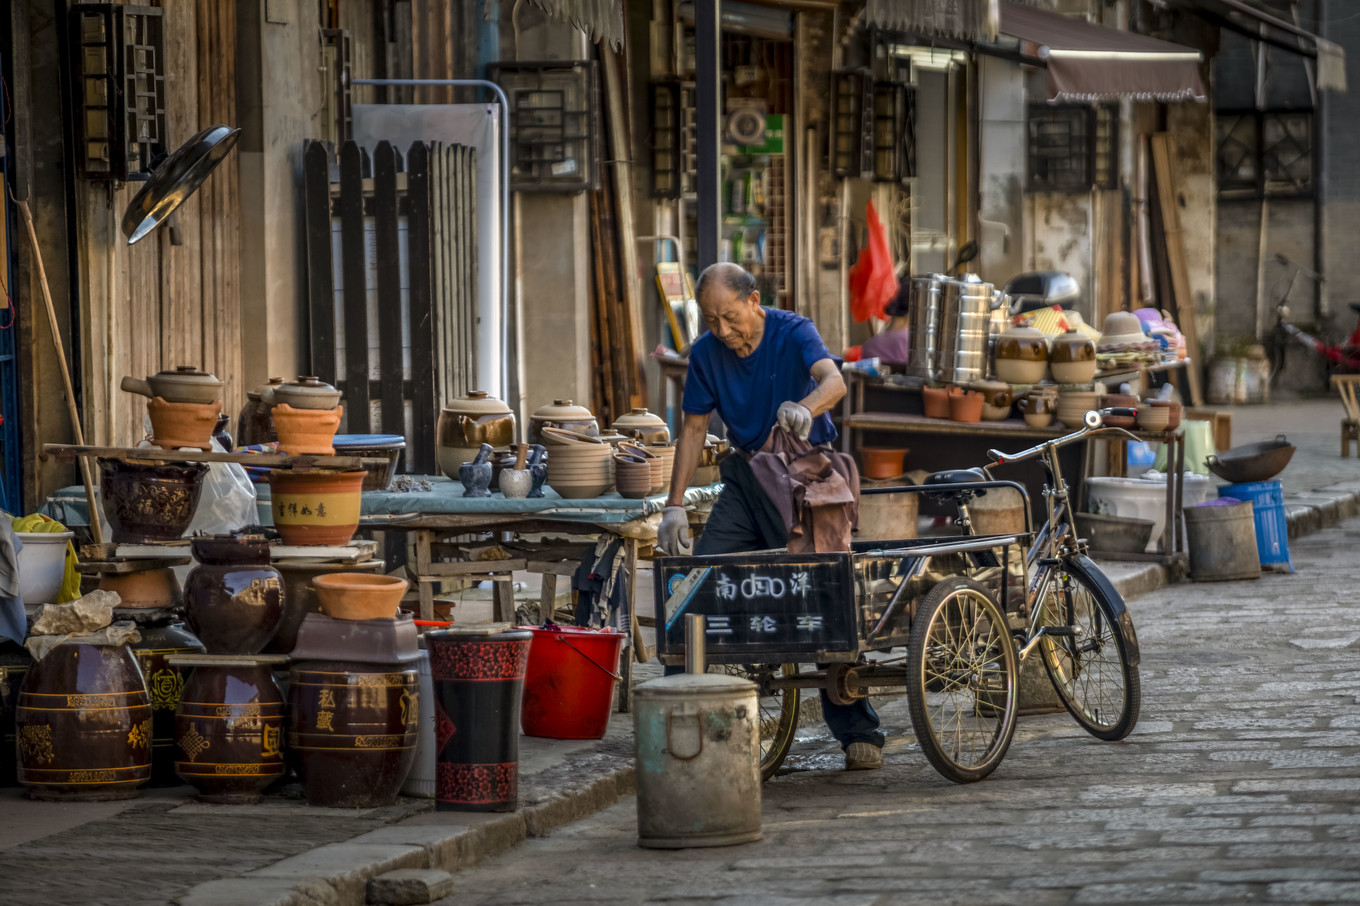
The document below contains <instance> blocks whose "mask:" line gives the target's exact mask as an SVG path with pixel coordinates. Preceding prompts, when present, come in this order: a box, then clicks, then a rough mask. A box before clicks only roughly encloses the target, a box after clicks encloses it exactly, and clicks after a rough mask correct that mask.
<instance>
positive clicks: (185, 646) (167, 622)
mask: <svg viewBox="0 0 1360 906" xmlns="http://www.w3.org/2000/svg"><path fill="white" fill-rule="evenodd" d="M114 619H115V620H132V621H133V622H135V623H136V624H137V631H138V632H139V633H141V636H142V638H141V641H139V642H132V643H130V644H129V645H128V647H129V648H130V649H131V650H132V654H133V656H134V657H135V658H137V664H138V666H140V667H141V668H142V676H143V677H144V678H145V679H146V691H147V694H148V695H149V696H150V697H151V785H152V786H153V787H163V786H179V780H178V778H176V777H175V751H176V750H175V736H176V733H175V708H176V707H177V706H178V705H179V699H180V693H181V692H182V691H183V689H184V680H185V677H186V675H187V674H188V670H182V669H181V668H179V667H175V666H173V665H171V664H170V662H169V660H168V658H169V657H170V656H171V655H174V654H202V653H203V643H202V642H200V641H199V640H198V639H197V638H196V637H195V636H194V634H193V633H192V632H190V631H189V630H188V629H186V628H185V627H184V624H182V623H179V622H177V621H175V617H174V614H173V612H172V611H170V610H169V609H164V610H155V611H151V612H138V611H131V610H124V609H119V610H117V611H115V612H114Z"/></svg>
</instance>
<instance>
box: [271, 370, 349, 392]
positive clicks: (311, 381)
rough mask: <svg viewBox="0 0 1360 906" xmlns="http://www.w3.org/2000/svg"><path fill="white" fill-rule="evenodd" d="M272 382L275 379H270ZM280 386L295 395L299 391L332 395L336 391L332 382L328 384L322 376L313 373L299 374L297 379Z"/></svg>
mask: <svg viewBox="0 0 1360 906" xmlns="http://www.w3.org/2000/svg"><path fill="white" fill-rule="evenodd" d="M270 384H273V381H270ZM280 386H281V387H283V388H284V389H285V390H287V391H288V392H289V394H294V395H295V394H299V393H302V394H308V393H312V394H316V395H318V396H320V395H325V396H330V395H332V394H334V393H335V392H336V391H335V388H334V387H332V386H331V385H330V384H327V383H326V382H325V381H323V380H321V378H319V377H316V376H315V375H311V374H300V375H298V378H297V380H295V381H288V382H287V383H283V384H280Z"/></svg>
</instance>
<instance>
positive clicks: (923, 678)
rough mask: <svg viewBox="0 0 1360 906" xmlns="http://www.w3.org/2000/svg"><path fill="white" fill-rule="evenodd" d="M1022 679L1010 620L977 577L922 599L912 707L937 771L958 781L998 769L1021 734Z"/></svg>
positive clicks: (910, 662) (912, 655) (912, 663)
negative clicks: (1017, 716) (1018, 719)
mask: <svg viewBox="0 0 1360 906" xmlns="http://www.w3.org/2000/svg"><path fill="white" fill-rule="evenodd" d="M1018 688H1019V683H1018V677H1017V669H1016V664H1015V649H1014V647H1013V646H1012V644H1011V637H1010V632H1009V631H1008V630H1007V627H1006V618H1005V617H1004V616H1003V615H1002V613H1001V609H1000V608H999V607H997V606H996V602H995V601H993V600H992V596H991V594H989V593H988V591H987V589H986V588H984V587H983V586H982V585H981V584H979V583H977V582H974V581H973V580H972V579H964V578H954V579H945V580H944V581H942V582H940V583H939V584H937V585H936V586H935V587H934V588H932V589H931V590H930V592H929V593H928V594H927V595H926V596H925V598H924V599H923V600H922V601H921V603H920V605H919V606H918V607H917V610H916V617H915V619H914V620H913V621H912V627H911V647H910V648H909V649H908V650H907V705H908V706H909V708H910V710H911V723H912V726H913V727H915V728H916V739H917V740H918V741H919V742H920V743H921V750H922V751H923V752H925V755H926V758H928V759H929V760H930V763H931V764H932V765H934V767H935V770H937V771H939V772H940V773H941V774H943V775H944V776H945V777H948V778H949V779H950V780H953V781H954V782H955V783H971V782H973V781H975V780H981V779H982V778H983V777H986V776H987V775H988V774H990V773H991V772H992V771H993V770H994V769H995V768H996V766H997V765H998V764H1000V763H1001V759H1002V758H1004V757H1005V755H1006V749H1007V748H1008V747H1009V746H1010V744H1011V737H1012V736H1014V735H1015V712H1016V707H1017V694H1018Z"/></svg>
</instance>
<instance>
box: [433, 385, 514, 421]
mask: <svg viewBox="0 0 1360 906" xmlns="http://www.w3.org/2000/svg"><path fill="white" fill-rule="evenodd" d="M444 411H445V412H452V413H454V414H455V415H508V414H509V413H510V407H509V406H507V405H506V404H505V403H504V402H502V401H501V400H499V399H497V398H496V397H494V396H492V395H491V394H489V393H487V392H486V391H485V390H471V391H468V394H467V395H466V396H459V397H455V398H453V399H452V400H449V402H448V403H446V404H445V405H444Z"/></svg>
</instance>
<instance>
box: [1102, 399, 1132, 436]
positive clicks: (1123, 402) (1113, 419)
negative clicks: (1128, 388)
mask: <svg viewBox="0 0 1360 906" xmlns="http://www.w3.org/2000/svg"><path fill="white" fill-rule="evenodd" d="M1099 406H1100V408H1101V409H1113V408H1117V407H1121V406H1126V407H1128V408H1129V409H1138V408H1139V405H1138V397H1136V396H1127V395H1125V394H1122V393H1107V394H1105V395H1104V396H1102V397H1101V398H1100V401H1099ZM1133 423H1134V417H1133V416H1131V415H1110V416H1106V418H1105V422H1104V424H1105V426H1106V427H1109V428H1132V427H1133Z"/></svg>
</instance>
